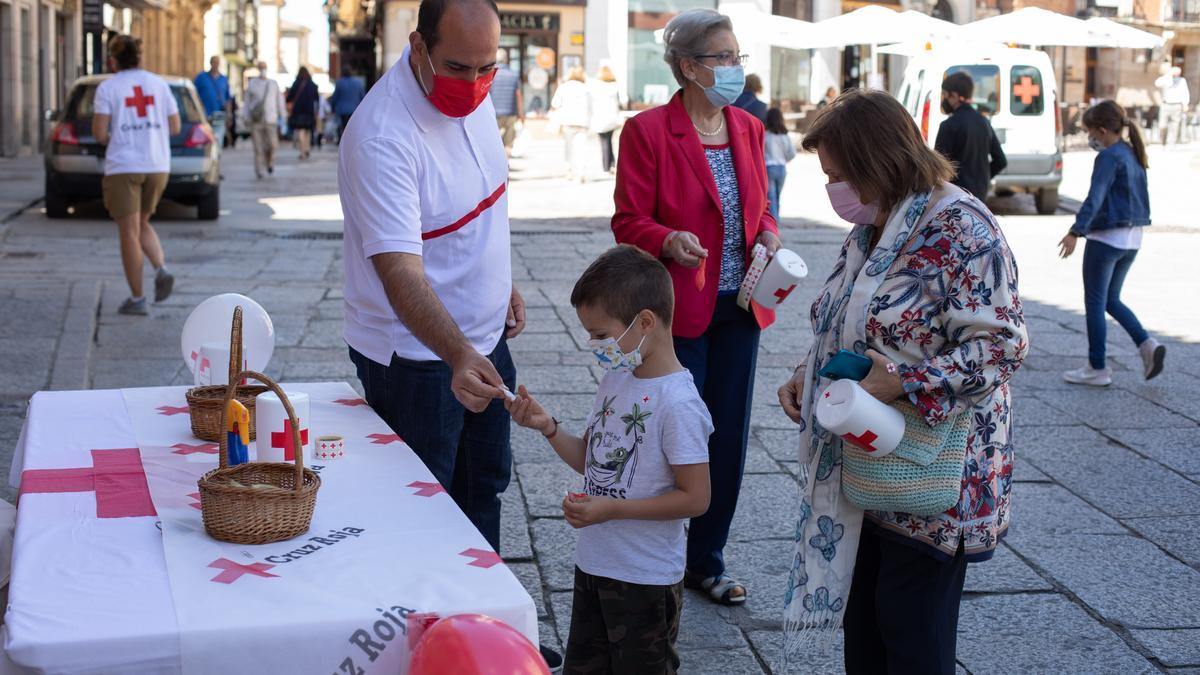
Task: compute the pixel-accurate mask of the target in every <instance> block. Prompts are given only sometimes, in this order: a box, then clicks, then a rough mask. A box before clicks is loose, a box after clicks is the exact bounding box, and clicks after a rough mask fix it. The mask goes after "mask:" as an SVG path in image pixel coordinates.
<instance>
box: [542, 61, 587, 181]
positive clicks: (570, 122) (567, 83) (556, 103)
mask: <svg viewBox="0 0 1200 675" xmlns="http://www.w3.org/2000/svg"><path fill="white" fill-rule="evenodd" d="M550 115H551V117H552V118H553V120H554V121H555V122H557V123H558V125H559V127H560V129H561V133H562V138H563V154H564V157H565V159H566V160H567V178H569V179H572V180H578V181H579V182H583V181H584V179H585V172H584V159H583V153H582V152H581V151H580V146H581V145H582V144H583V142H584V141H586V140H587V135H588V128H589V127H590V126H591V120H592V98H591V95H590V94H589V92H588V88H587V85H586V84H584V75H583V68H580V67H578V66H576V67H574V68H571V69H570V70H568V71H567V79H566V80H564V81H563V83H562V84H560V85H558V90H557V91H555V92H554V99H553V100H551V101H550Z"/></svg>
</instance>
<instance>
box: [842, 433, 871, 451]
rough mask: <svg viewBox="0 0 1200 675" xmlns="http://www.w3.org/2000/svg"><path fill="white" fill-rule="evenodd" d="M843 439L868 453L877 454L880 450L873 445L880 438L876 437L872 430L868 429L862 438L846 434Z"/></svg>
mask: <svg viewBox="0 0 1200 675" xmlns="http://www.w3.org/2000/svg"><path fill="white" fill-rule="evenodd" d="M842 438H843V439H845V440H847V441H850V442H851V443H853V444H855V445H857V446H858V447H860V448H862V449H863V450H866V451H867V452H875V451H876V450H878V449H879V448H876V447H875V446H874V445H871V444H872V443H874V442H875V440H876V439H877V438H879V437H878V436H876V435H875V432H874V431H871V430H870V429H868V430H867V431H864V432H863V433H862V435H861V436H855V435H854V434H845V435H844V436H842Z"/></svg>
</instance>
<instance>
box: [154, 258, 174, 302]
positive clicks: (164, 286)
mask: <svg viewBox="0 0 1200 675" xmlns="http://www.w3.org/2000/svg"><path fill="white" fill-rule="evenodd" d="M173 288H175V275H173V274H171V273H170V272H168V271H167V268H165V267H160V268H159V270H158V273H157V274H155V275H154V301H155V302H162V301H163V300H166V299H167V298H169V297H171V289H173Z"/></svg>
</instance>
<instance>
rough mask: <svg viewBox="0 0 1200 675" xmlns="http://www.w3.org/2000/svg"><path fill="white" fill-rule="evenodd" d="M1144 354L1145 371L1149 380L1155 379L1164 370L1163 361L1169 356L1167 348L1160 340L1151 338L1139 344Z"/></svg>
mask: <svg viewBox="0 0 1200 675" xmlns="http://www.w3.org/2000/svg"><path fill="white" fill-rule="evenodd" d="M1138 351H1139V352H1141V354H1142V366H1143V372H1144V373H1145V374H1146V379H1147V380H1153V379H1154V378H1156V377H1158V375H1159V374H1160V373H1162V371H1163V361H1164V360H1165V359H1166V358H1167V348H1166V347H1165V346H1164V345H1163V344H1161V343H1160V342H1159V341H1158V340H1155V339H1154V338H1150V339H1148V340H1146V341H1145V342H1143V343H1142V344H1140V345H1138Z"/></svg>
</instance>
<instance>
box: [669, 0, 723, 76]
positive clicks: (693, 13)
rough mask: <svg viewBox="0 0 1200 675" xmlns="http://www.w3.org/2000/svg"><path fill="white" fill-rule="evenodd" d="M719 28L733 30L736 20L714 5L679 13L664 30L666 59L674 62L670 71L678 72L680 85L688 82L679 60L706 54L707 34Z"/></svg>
mask: <svg viewBox="0 0 1200 675" xmlns="http://www.w3.org/2000/svg"><path fill="white" fill-rule="evenodd" d="M717 30H727V31H729V32H731V33H732V32H733V22H732V21H730V20H729V17H727V16H725V15H724V14H721V13H720V12H718V11H717V10H715V9H689V10H687V11H686V12H682V13H680V14H678V15H676V16H675V18H674V19H671V22H670V23H668V24H667V28H666V30H664V31H663V44H665V45H666V51H665V52H664V53H663V60H664V61H666V62H667V65H669V66H671V73H672V74H674V75H675V81H676V82H678V83H679V86H681V87H682V86H685V85H686V84H687V80H686V79H685V78H684V76H683V68H681V67H680V65H679V64H680V63H681V62H682V61H683V60H684V59H690V58H695V56H696V55H697V54H703V53H704V50H705V48H706V47H707V46H708V36H709V35H711V34H712V33H713V31H717Z"/></svg>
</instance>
